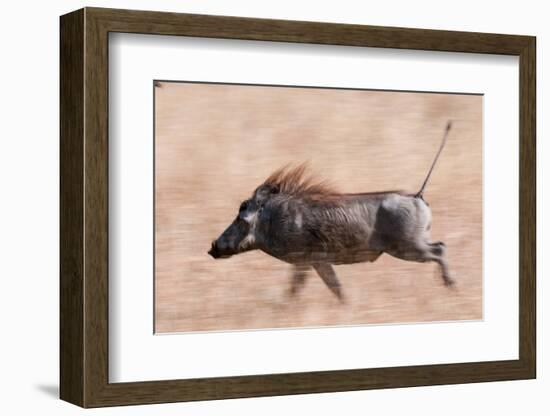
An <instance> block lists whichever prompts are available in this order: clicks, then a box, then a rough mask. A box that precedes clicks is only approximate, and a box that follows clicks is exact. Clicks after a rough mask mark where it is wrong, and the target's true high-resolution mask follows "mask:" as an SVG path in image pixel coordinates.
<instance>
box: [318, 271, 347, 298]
mask: <svg viewBox="0 0 550 416" xmlns="http://www.w3.org/2000/svg"><path fill="white" fill-rule="evenodd" d="M313 268H314V269H315V271H316V272H317V274H318V275H319V276H320V277H321V279H323V282H325V284H326V285H327V287H328V288H329V289H330V290H331V292H332V293H334V294H335V295H336V297H337V298H338V299H339V300H340V301H341V302H343V301H344V296H343V294H342V287H341V285H340V282H339V281H338V278H337V277H336V272H335V271H334V268H333V267H332V266H331V265H330V264H328V263H316V264H314V265H313Z"/></svg>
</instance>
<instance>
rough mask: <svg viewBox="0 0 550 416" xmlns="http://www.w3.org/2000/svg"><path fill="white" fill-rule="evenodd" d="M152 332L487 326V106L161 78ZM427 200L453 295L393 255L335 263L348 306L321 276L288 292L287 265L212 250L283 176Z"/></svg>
mask: <svg viewBox="0 0 550 416" xmlns="http://www.w3.org/2000/svg"><path fill="white" fill-rule="evenodd" d="M155 94H156V96H155V100H156V101H155V102H156V114H155V117H156V120H155V122H156V132H155V147H156V148H155V151H156V155H155V158H156V160H155V163H156V195H155V202H156V213H155V221H156V231H155V243H156V253H155V254H156V273H155V275H156V276H155V331H156V332H162V333H166V332H183V331H210V330H236V329H252V328H281V327H304V326H323V325H356V324H372V323H397V322H425V321H448V320H470V319H481V318H482V97H481V96H473V95H453V94H428V93H402V92H382V91H351V90H329V89H311V88H282V87H260V86H238V85H209V84H190V83H171V82H170V83H168V82H164V83H161V84H159V86H158V87H157V88H155ZM448 120H453V121H454V125H453V129H452V131H451V133H450V135H449V139H448V142H447V146H446V148H445V150H444V151H443V153H442V156H441V158H440V160H439V163H438V165H437V167H436V168H435V171H434V173H433V175H432V179H431V181H430V183H429V185H428V187H427V190H426V192H425V199H426V200H427V201H428V202H429V204H430V207H431V208H432V213H433V224H432V237H433V239H434V240H442V241H444V242H445V243H446V244H447V248H448V254H449V262H450V267H451V271H452V275H453V277H455V278H456V280H457V282H458V283H457V286H456V288H455V289H449V288H446V287H444V286H443V283H442V280H441V278H440V275H439V270H438V268H437V266H436V264H434V263H410V262H405V261H402V260H398V259H395V258H392V257H390V256H389V255H387V254H385V255H383V256H381V257H380V258H379V260H378V261H377V262H375V263H361V264H355V265H347V266H336V272H337V274H338V276H339V278H340V280H341V282H342V285H343V289H344V293H345V295H346V297H347V303H346V304H344V305H342V304H340V303H338V301H337V300H336V299H335V298H334V296H333V295H332V294H331V293H330V292H329V290H328V289H327V288H326V287H324V285H323V283H322V281H321V280H320V278H319V277H317V276H316V275H315V274H313V273H311V274H310V275H309V278H308V280H307V283H306V285H305V287H304V289H303V291H302V292H301V294H300V295H299V296H298V297H297V298H294V299H290V298H289V297H288V295H287V290H288V286H289V279H290V266H289V265H287V264H285V263H282V262H280V261H278V260H276V259H273V258H271V257H269V256H267V255H266V254H264V253H262V252H259V251H255V252H249V253H245V254H242V255H239V256H234V257H233V258H231V259H227V260H214V259H212V258H211V257H210V256H208V255H207V254H206V252H207V250H208V249H209V247H210V242H211V241H212V240H213V239H214V238H216V237H218V235H219V234H220V233H221V232H222V231H223V230H224V229H225V228H226V227H227V226H228V225H229V223H230V222H231V221H232V220H233V219H234V217H235V215H236V213H237V210H238V207H239V204H240V202H241V201H242V200H244V199H246V198H247V197H249V196H250V194H251V193H252V191H253V190H254V188H255V187H256V186H257V185H258V184H260V183H261V182H262V181H263V180H264V179H265V178H266V177H267V175H269V173H271V172H272V171H273V170H274V169H276V168H278V167H280V166H282V165H284V164H287V163H289V162H302V161H310V163H311V166H312V168H313V170H314V171H315V172H316V173H318V174H319V176H321V177H322V178H325V179H328V180H329V181H330V182H331V183H332V184H334V185H335V186H337V187H338V189H340V190H341V191H345V192H366V191H379V190H389V189H392V190H393V189H402V190H405V191H411V192H415V191H417V190H418V189H419V187H420V185H421V183H422V181H423V179H424V177H425V175H426V173H427V170H428V168H429V166H430V164H431V162H432V159H433V157H434V156H435V153H436V151H437V149H438V146H439V144H440V140H441V137H442V134H443V130H444V127H445V125H446V123H447V121H448Z"/></svg>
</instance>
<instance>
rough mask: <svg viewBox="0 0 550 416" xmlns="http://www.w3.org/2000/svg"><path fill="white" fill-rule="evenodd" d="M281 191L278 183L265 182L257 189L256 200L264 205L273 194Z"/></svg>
mask: <svg viewBox="0 0 550 416" xmlns="http://www.w3.org/2000/svg"><path fill="white" fill-rule="evenodd" d="M279 191H280V188H279V186H278V185H269V184H264V185H262V186H260V187H258V189H256V192H255V197H256V201H257V202H258V203H260V204H261V205H263V204H265V202H266V201H267V200H268V199H269V198H270V197H271V195H273V194H278V193H279Z"/></svg>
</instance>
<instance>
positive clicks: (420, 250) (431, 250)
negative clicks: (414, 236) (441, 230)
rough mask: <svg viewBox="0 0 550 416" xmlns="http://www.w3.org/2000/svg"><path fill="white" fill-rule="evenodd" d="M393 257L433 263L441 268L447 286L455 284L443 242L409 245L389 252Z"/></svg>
mask: <svg viewBox="0 0 550 416" xmlns="http://www.w3.org/2000/svg"><path fill="white" fill-rule="evenodd" d="M387 253H388V254H390V255H391V256H394V257H397V258H399V259H402V260H407V261H417V262H420V263H423V262H427V261H433V262H436V263H437V264H439V266H440V267H441V277H442V278H443V282H444V283H445V285H447V286H451V285H453V284H454V280H453V279H452V278H451V275H450V272H449V264H448V262H447V255H446V248H445V244H444V243H443V242H441V241H437V242H435V243H430V242H419V243H417V244H407V245H406V246H398V247H397V248H392V249H391V250H387Z"/></svg>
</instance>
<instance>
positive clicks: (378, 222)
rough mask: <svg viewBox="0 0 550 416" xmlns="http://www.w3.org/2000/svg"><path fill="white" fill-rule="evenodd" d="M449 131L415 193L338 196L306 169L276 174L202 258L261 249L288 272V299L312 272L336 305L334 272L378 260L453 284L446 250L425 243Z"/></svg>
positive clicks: (438, 244) (441, 245)
mask: <svg viewBox="0 0 550 416" xmlns="http://www.w3.org/2000/svg"><path fill="white" fill-rule="evenodd" d="M450 128H451V123H449V124H448V125H447V128H446V130H445V134H444V136H443V140H442V143H441V146H440V148H439V151H438V153H437V155H436V157H435V159H434V161H433V163H432V165H431V168H430V170H429V172H428V175H427V176H426V179H425V180H424V183H423V185H422V187H421V189H420V191H419V192H417V193H416V194H407V193H403V192H401V191H387V192H375V193H355V194H349V193H340V192H337V191H335V190H333V189H332V188H331V187H329V186H328V185H327V184H326V183H324V182H318V181H315V180H314V179H313V178H312V177H311V176H308V175H306V166H305V165H300V166H297V167H294V168H288V167H285V168H282V169H279V170H277V171H275V172H274V173H272V174H271V176H269V177H268V178H267V179H266V180H265V182H264V183H263V184H261V185H260V186H258V187H257V188H256V189H255V191H254V192H253V193H252V196H251V197H250V198H249V199H247V200H245V201H243V202H242V203H241V206H240V208H239V213H238V214H237V217H236V218H235V220H234V221H233V222H232V223H231V225H229V227H228V228H227V229H226V230H225V231H224V232H223V233H222V234H221V235H220V237H218V239H216V240H214V241H213V242H212V247H211V249H210V251H209V252H208V254H210V255H211V256H212V257H214V258H216V259H217V258H227V257H231V256H233V255H235V254H239V253H244V252H246V251H250V250H261V251H263V252H265V253H267V254H269V255H271V256H273V257H275V258H277V259H280V260H282V261H284V262H287V263H290V264H292V265H293V266H294V273H293V277H292V283H291V288H290V293H291V294H295V293H296V292H297V291H298V290H299V289H300V287H301V286H303V284H304V281H305V278H306V274H307V272H308V270H310V269H311V268H313V269H314V270H315V271H316V272H317V274H318V275H319V276H320V277H321V279H323V281H324V282H325V284H326V285H327V286H328V288H329V289H330V290H331V291H332V293H334V295H336V296H337V297H338V298H339V299H340V300H342V299H343V294H342V289H341V286H340V283H339V281H338V278H337V277H336V273H335V272H334V268H333V267H332V266H333V265H338V264H351V263H360V262H367V261H368V262H374V261H375V260H376V259H378V257H380V255H382V253H388V254H389V255H391V256H394V257H397V258H399V259H402V260H407V261H415V262H428V261H433V262H436V263H438V264H439V266H440V267H441V275H442V277H443V281H444V283H445V284H446V285H451V284H452V283H453V280H452V279H451V277H450V274H449V267H448V264H447V260H446V255H445V244H444V243H442V242H441V241H437V242H432V241H431V240H430V226H431V219H432V218H431V210H430V208H429V206H428V204H427V203H426V202H425V201H424V199H423V191H424V188H425V186H426V184H427V182H428V179H429V177H430V175H431V172H432V170H433V167H434V166H435V163H436V161H437V159H438V158H439V155H440V153H441V151H442V150H443V147H444V145H445V141H446V138H447V135H448V132H449V130H450Z"/></svg>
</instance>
